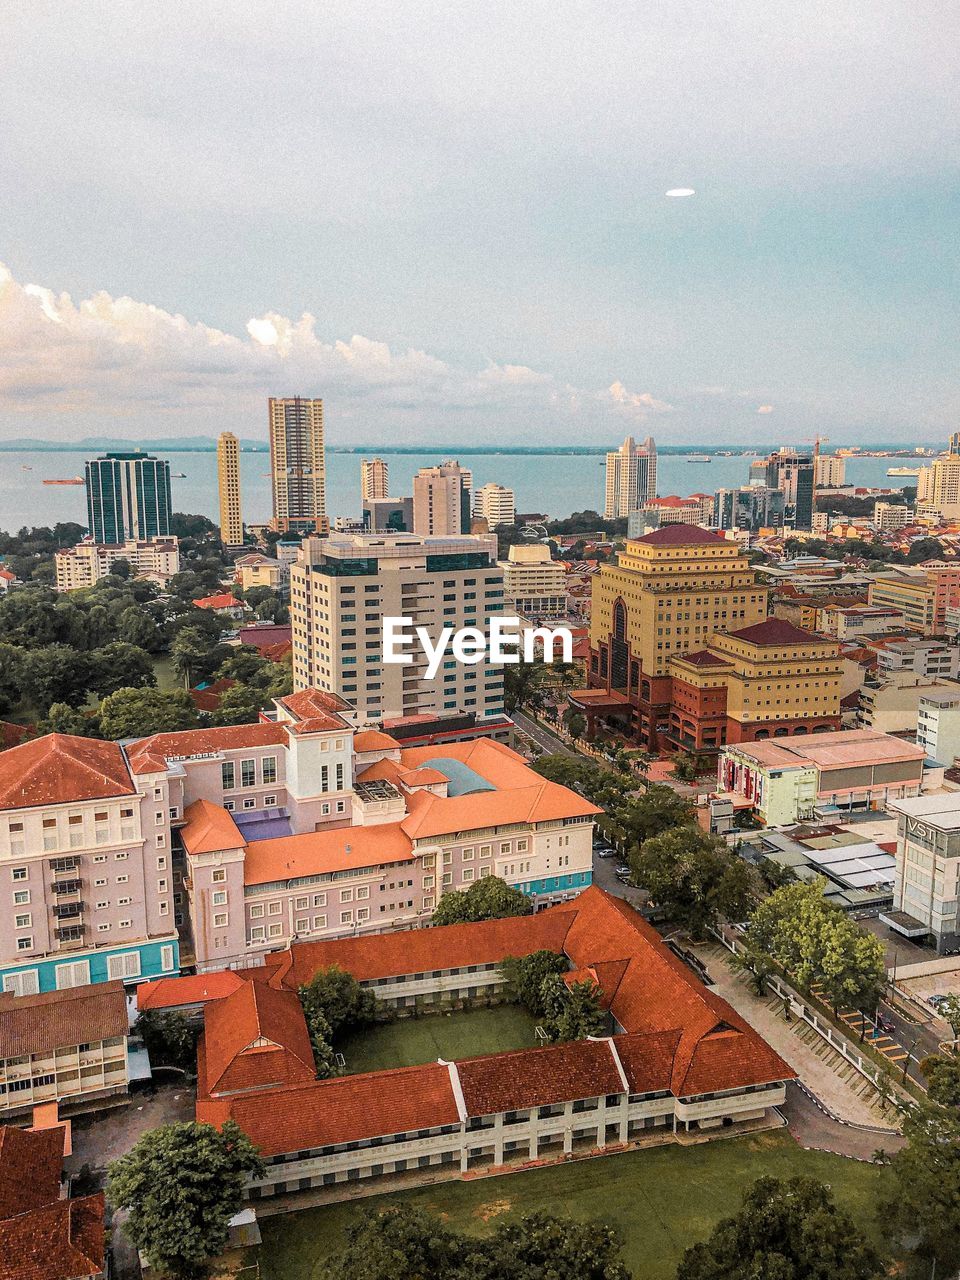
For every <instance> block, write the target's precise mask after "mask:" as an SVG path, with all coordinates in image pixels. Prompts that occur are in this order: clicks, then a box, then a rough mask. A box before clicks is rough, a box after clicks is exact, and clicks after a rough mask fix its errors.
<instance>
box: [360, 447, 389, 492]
mask: <svg viewBox="0 0 960 1280" xmlns="http://www.w3.org/2000/svg"><path fill="white" fill-rule="evenodd" d="M389 492H390V469H389V467H388V465H387V463H385V462H384V460H383V459H382V458H363V459H361V462H360V497H361V500H362V501H363V502H371V501H375V500H377V499H378V498H386V497H387V495H388V494H389Z"/></svg>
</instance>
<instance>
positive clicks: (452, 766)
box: [424, 756, 497, 796]
mask: <svg viewBox="0 0 960 1280" xmlns="http://www.w3.org/2000/svg"><path fill="white" fill-rule="evenodd" d="M424 764H425V766H426V767H427V768H428V769H436V770H437V771H438V772H439V773H442V774H443V776H444V777H445V778H446V779H447V795H448V796H470V795H474V794H475V793H476V792H477V791H496V789H497V788H496V787H495V786H494V785H493V783H492V782H488V781H487V780H486V778H481V776H480V774H479V773H477V772H476V771H475V770H474V769H471V768H470V766H469V765H465V764H464V763H463V762H462V761H461V760H451V759H450V757H449V756H439V757H438V758H437V759H435V760H425V761H424Z"/></svg>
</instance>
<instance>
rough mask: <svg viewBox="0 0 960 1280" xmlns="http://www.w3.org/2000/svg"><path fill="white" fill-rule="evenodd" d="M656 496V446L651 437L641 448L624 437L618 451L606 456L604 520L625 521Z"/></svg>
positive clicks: (630, 438)
mask: <svg viewBox="0 0 960 1280" xmlns="http://www.w3.org/2000/svg"><path fill="white" fill-rule="evenodd" d="M656 496H657V446H656V444H655V443H654V440H653V437H652V436H647V438H646V440H644V442H643V443H642V444H637V443H635V441H634V439H633V437H632V436H627V438H626V440H624V442H623V444H622V445H621V446H620V448H619V449H613V450H611V452H610V453H608V454H607V477H606V490H605V503H604V511H603V517H604V519H605V520H620V519H623V520H625V519H626V518H627V517H628V516H629V515H630V512H631V511H639V510H640V508H641V507H642V506H643V505H644V504H645V503H647V502H650V501H652V499H654V498H655V497H656Z"/></svg>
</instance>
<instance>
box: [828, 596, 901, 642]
mask: <svg viewBox="0 0 960 1280" xmlns="http://www.w3.org/2000/svg"><path fill="white" fill-rule="evenodd" d="M816 630H817V631H820V632H822V633H823V635H825V636H836V638H837V639H838V640H842V641H848V640H859V639H860V637H861V636H879V635H885V634H886V633H887V632H888V631H902V630H903V614H902V613H901V612H900V610H899V609H881V608H878V607H872V606H871V605H868V604H837V603H835V602H831V603H829V604H825V605H823V606H822V607H818V608H817V611H816Z"/></svg>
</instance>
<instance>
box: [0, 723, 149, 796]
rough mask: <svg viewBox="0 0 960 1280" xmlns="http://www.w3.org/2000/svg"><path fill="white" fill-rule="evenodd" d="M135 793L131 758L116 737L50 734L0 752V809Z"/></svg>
mask: <svg viewBox="0 0 960 1280" xmlns="http://www.w3.org/2000/svg"><path fill="white" fill-rule="evenodd" d="M135 792H136V787H135V786H134V784H133V779H132V778H131V777H130V769H129V768H128V767H127V761H126V759H125V758H124V755H123V751H122V750H121V749H120V747H118V746H117V744H116V743H115V742H98V741H96V739H94V738H77V737H73V736H72V735H70V734H65V733H48V734H47V735H46V736H45V737H43V738H36V739H34V740H33V741H32V742H24V743H21V745H20V746H17V747H10V748H9V750H7V751H4V752H3V753H2V755H0V809H25V808H35V807H36V806H38V805H44V804H65V803H67V802H68V801H78V800H105V799H108V798H110V797H112V796H130V795H134V794H135Z"/></svg>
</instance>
